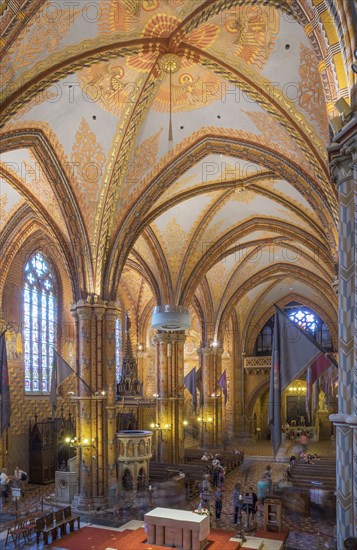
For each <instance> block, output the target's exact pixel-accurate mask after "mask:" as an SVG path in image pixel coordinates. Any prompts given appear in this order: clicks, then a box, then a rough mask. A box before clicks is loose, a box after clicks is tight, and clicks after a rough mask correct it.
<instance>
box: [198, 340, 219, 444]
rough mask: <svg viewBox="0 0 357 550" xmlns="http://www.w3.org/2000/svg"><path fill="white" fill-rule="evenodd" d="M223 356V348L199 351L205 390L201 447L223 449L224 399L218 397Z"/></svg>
mask: <svg viewBox="0 0 357 550" xmlns="http://www.w3.org/2000/svg"><path fill="white" fill-rule="evenodd" d="M222 354H223V348H219V347H202V348H200V349H199V350H198V355H199V357H200V358H201V367H202V389H203V396H202V399H201V409H200V410H201V412H200V415H199V416H200V417H201V418H203V422H201V447H210V448H215V447H221V440H222V398H221V397H220V396H217V395H216V390H217V382H218V380H219V378H220V376H221V374H222ZM211 419H212V421H211Z"/></svg>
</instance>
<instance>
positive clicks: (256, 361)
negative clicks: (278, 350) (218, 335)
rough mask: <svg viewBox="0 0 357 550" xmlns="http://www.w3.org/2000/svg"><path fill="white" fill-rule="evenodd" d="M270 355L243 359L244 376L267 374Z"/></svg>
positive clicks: (269, 365)
mask: <svg viewBox="0 0 357 550" xmlns="http://www.w3.org/2000/svg"><path fill="white" fill-rule="evenodd" d="M270 367H271V355H264V356H254V357H244V372H245V373H246V374H269V372H270Z"/></svg>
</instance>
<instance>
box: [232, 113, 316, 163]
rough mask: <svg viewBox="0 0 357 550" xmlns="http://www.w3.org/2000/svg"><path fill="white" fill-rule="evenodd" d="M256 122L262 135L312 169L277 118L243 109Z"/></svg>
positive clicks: (286, 153)
mask: <svg viewBox="0 0 357 550" xmlns="http://www.w3.org/2000/svg"><path fill="white" fill-rule="evenodd" d="M243 112H244V113H245V114H246V115H247V116H248V117H249V118H250V119H251V120H252V121H253V122H254V124H255V126H256V127H257V128H258V130H259V131H260V132H261V135H262V136H263V137H264V138H265V139H266V140H267V141H269V140H270V141H271V142H273V143H274V144H276V145H278V146H279V147H280V149H281V150H282V151H284V154H285V155H289V154H293V155H294V158H295V159H298V160H299V164H300V166H302V167H303V168H304V169H305V170H307V171H310V170H311V166H310V164H309V163H308V161H307V159H306V156H305V155H304V154H303V152H302V151H301V149H300V148H299V147H297V146H296V143H295V141H294V140H293V139H292V138H291V137H290V135H289V134H288V133H287V131H286V130H285V129H284V127H283V126H281V124H279V122H277V120H275V119H273V118H272V117H271V116H269V115H268V114H267V113H262V112H259V111H243Z"/></svg>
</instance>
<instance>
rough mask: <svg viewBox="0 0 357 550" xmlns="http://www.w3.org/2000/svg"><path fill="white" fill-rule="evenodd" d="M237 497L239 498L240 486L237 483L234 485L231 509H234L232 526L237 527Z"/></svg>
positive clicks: (238, 500) (238, 501)
mask: <svg viewBox="0 0 357 550" xmlns="http://www.w3.org/2000/svg"><path fill="white" fill-rule="evenodd" d="M239 497H241V494H240V485H239V483H235V484H234V489H233V493H232V500H233V508H234V519H233V525H237V523H238V511H239V503H240V499H239Z"/></svg>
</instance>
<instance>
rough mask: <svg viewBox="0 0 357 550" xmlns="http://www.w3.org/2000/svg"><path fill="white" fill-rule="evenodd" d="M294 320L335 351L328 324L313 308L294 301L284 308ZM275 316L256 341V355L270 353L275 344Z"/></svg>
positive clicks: (325, 347) (327, 349)
mask: <svg viewBox="0 0 357 550" xmlns="http://www.w3.org/2000/svg"><path fill="white" fill-rule="evenodd" d="M284 310H285V313H286V314H287V315H288V316H289V317H290V319H291V320H292V321H294V322H295V323H297V324H298V325H300V327H301V328H303V329H304V330H306V332H308V333H309V334H310V336H312V337H313V338H314V340H316V342H317V343H318V344H320V346H322V347H323V348H324V350H326V351H333V345H332V338H331V334H330V331H329V329H328V327H327V325H326V324H325V323H324V322H323V320H322V319H321V318H320V317H319V316H318V315H317V314H316V313H315V312H314V311H312V310H311V309H309V308H307V307H304V306H302V305H300V304H297V303H296V302H295V303H292V304H289V305H288V306H286V307H285V308H284ZM273 333H274V317H271V318H270V319H269V321H268V322H267V323H266V324H265V325H264V327H263V328H262V330H261V331H260V333H259V334H258V337H257V340H256V342H255V350H254V354H255V355H270V354H271V351H272V344H273Z"/></svg>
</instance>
